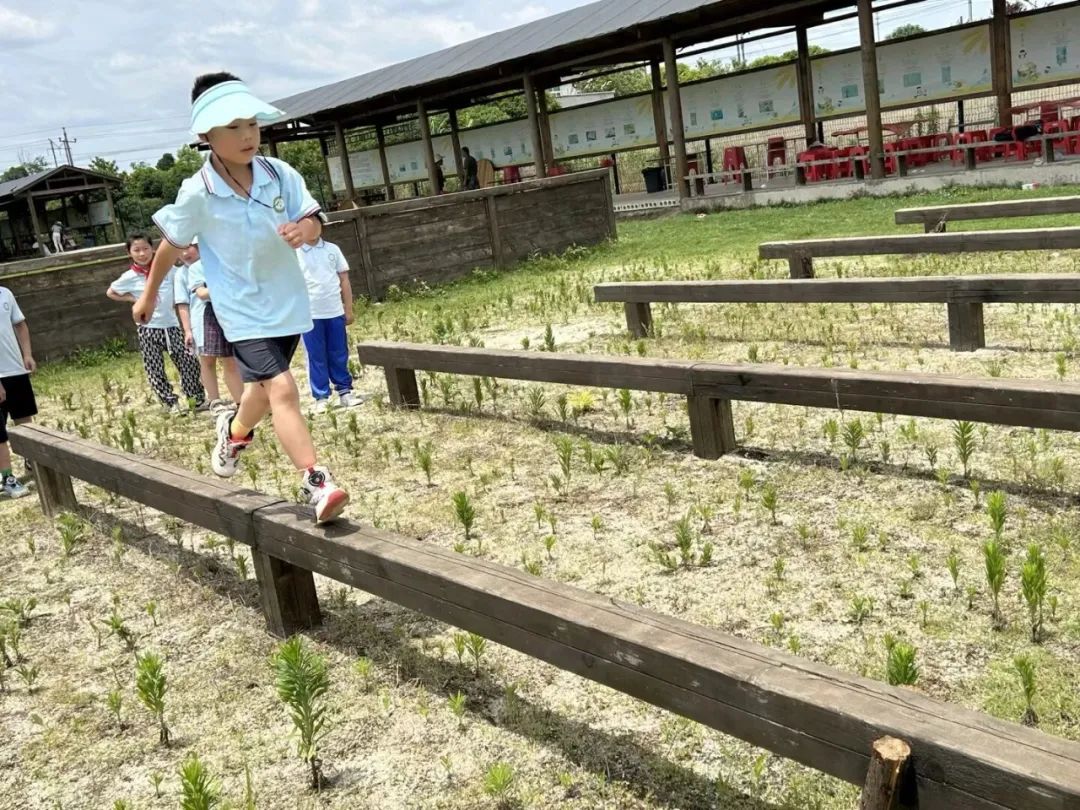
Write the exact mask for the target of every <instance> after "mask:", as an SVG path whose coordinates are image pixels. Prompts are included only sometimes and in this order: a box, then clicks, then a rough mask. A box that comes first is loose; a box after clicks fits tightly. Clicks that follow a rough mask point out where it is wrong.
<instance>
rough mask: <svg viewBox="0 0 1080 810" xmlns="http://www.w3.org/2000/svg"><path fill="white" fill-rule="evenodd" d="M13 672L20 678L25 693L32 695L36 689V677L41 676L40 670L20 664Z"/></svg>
mask: <svg viewBox="0 0 1080 810" xmlns="http://www.w3.org/2000/svg"><path fill="white" fill-rule="evenodd" d="M15 672H16V673H18V675H19V677H20V678H22V682H23V683H24V684H26V691H27V692H29V693H30V694H31V695H32V694H34V690H35V689H36V688H37V679H38V675H40V674H41V670H40V669H39V668H38V667H36V666H30V665H29V664H20V665H19V666H18V667H16V668H15Z"/></svg>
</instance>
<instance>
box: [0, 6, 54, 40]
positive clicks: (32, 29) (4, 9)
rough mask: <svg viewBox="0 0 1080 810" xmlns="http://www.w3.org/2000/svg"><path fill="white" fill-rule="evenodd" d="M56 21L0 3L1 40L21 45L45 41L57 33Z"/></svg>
mask: <svg viewBox="0 0 1080 810" xmlns="http://www.w3.org/2000/svg"><path fill="white" fill-rule="evenodd" d="M56 31H57V27H56V23H55V22H53V21H52V20H50V19H48V18H47V17H42V18H41V19H38V18H36V17H31V16H30V15H29V14H24V13H23V12H21V11H16V10H15V9H13V8H9V7H8V6H4V5H0V42H2V43H5V44H12V45H20V44H29V43H34V42H44V41H45V40H47V39H49V38H51V37H52V36H53V35H54V34H56Z"/></svg>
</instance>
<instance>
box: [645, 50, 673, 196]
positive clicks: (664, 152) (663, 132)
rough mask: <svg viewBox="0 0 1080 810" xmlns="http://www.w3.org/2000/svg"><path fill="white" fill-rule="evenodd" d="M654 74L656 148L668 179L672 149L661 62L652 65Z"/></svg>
mask: <svg viewBox="0 0 1080 810" xmlns="http://www.w3.org/2000/svg"><path fill="white" fill-rule="evenodd" d="M650 71H651V72H652V109H653V125H654V127H655V129H656V146H657V148H658V149H659V150H660V166H661V168H663V170H664V177H667V171H668V164H669V163H670V162H671V149H670V148H669V147H668V131H667V111H666V110H665V109H664V83H663V80H662V79H661V78H660V60H659V59H653V60H652V62H651V63H650Z"/></svg>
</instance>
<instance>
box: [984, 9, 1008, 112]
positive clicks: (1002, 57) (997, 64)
mask: <svg viewBox="0 0 1080 810" xmlns="http://www.w3.org/2000/svg"><path fill="white" fill-rule="evenodd" d="M990 64H991V69H990V81H991V86H992V87H993V91H994V98H995V99H996V101H997V120H998V126H1000V127H1010V126H1012V122H1013V116H1012V113H1011V112H1010V111H1009V108H1010V107H1012V34H1011V32H1010V30H1009V9H1008V2H1007V0H993V16H992V17H991V18H990Z"/></svg>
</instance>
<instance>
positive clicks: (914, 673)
mask: <svg viewBox="0 0 1080 810" xmlns="http://www.w3.org/2000/svg"><path fill="white" fill-rule="evenodd" d="M915 653H916V650H915V648H914V647H913V646H912V645H910V644H908V643H907V642H905V641H898V642H896V643H895V644H893V645H892V646H891V647H890V649H889V658H888V661H887V662H886V664H885V675H886V678H887V679H888V681H889V685H890V686H912V685H914V684H915V682H916V681H918V680H919V667H918V664H916V663H915Z"/></svg>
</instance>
